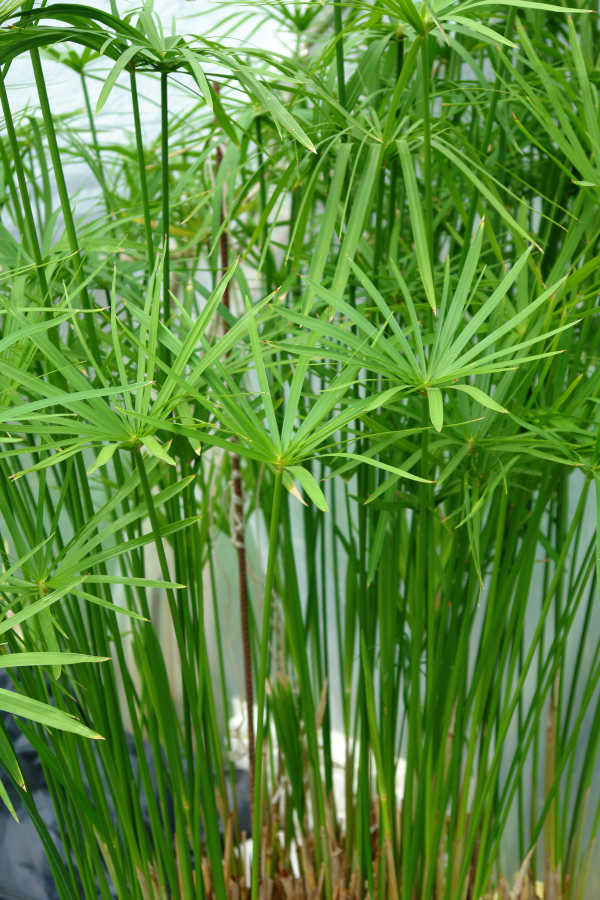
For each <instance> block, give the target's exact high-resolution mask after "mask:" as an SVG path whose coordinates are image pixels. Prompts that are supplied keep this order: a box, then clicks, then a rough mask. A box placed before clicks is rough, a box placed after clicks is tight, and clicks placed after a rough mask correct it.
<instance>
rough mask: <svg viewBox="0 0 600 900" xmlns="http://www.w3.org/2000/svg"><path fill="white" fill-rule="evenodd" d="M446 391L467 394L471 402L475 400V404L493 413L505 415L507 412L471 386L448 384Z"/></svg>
mask: <svg viewBox="0 0 600 900" xmlns="http://www.w3.org/2000/svg"><path fill="white" fill-rule="evenodd" d="M446 387H447V390H451V391H462V392H463V394H468V395H469V397H472V398H473V400H476V401H477V403H481V405H482V406H485V407H487V409H491V410H493V411H494V412H499V413H507V412H508V410H507V409H505V408H504V407H503V406H501V405H500V404H499V403H497V402H496V401H495V400H492V398H491V397H490V396H489V394H486V393H485V391H482V390H480V389H479V388H477V387H474V386H473V385H472V384H449V385H446Z"/></svg>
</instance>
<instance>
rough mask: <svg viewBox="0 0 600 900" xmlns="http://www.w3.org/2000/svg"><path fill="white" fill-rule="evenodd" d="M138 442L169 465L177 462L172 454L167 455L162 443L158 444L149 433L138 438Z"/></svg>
mask: <svg viewBox="0 0 600 900" xmlns="http://www.w3.org/2000/svg"><path fill="white" fill-rule="evenodd" d="M140 443H142V444H143V445H144V447H145V448H146V450H147V451H148V453H149V454H150V455H151V456H155V457H156V458H157V459H160V460H162V461H163V462H165V463H167V465H169V466H175V465H177V463H176V462H175V460H174V459H173V457H172V456H169V454H168V453H167V451H166V450H165V448H164V447H163V445H162V444H160V443H159V442H158V441H157V440H156V438H155V437H153V436H152V435H151V434H146V435H144V436H143V437H141V438H140Z"/></svg>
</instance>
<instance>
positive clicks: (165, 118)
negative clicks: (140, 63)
mask: <svg viewBox="0 0 600 900" xmlns="http://www.w3.org/2000/svg"><path fill="white" fill-rule="evenodd" d="M167 79H168V74H167V72H165V71H163V72H161V74H160V116H161V123H160V146H161V174H162V235H163V240H164V242H165V264H164V267H163V323H164V324H165V325H167V324H168V322H169V319H170V318H171V298H170V296H169V285H170V282H171V258H170V255H169V104H168V94H167V88H168V80H167Z"/></svg>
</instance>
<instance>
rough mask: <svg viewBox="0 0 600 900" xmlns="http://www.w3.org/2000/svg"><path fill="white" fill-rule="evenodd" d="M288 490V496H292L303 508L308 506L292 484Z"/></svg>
mask: <svg viewBox="0 0 600 900" xmlns="http://www.w3.org/2000/svg"><path fill="white" fill-rule="evenodd" d="M288 490H289V492H290V494H292V496H294V497H295V498H296V499H297V500H299V501H300V503H302V504H303V505H304V506H308V503H307V502H306V500H305V499H304V498H303V496H302V494H301V493H300V491H299V490H298V488H297V487H296V485H295V484H293V485H292V486H291V487H290V488H288Z"/></svg>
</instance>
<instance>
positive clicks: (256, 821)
mask: <svg viewBox="0 0 600 900" xmlns="http://www.w3.org/2000/svg"><path fill="white" fill-rule="evenodd" d="M282 474H283V473H282V471H281V470H279V469H278V470H277V472H276V473H275V484H274V487H273V501H272V504H271V522H270V525H269V557H268V561H267V574H266V578H265V594H264V605H263V624H262V635H261V641H260V668H259V677H258V697H257V705H258V714H257V727H256V762H255V771H254V808H253V810H252V840H253V848H252V894H251V896H252V900H258V896H259V894H258V868H259V864H260V837H261V825H262V768H263V767H262V758H263V750H262V747H263V740H264V715H265V696H266V685H267V674H268V657H269V637H270V633H271V602H272V594H273V583H274V580H275V568H276V562H277V537H278V534H279V511H280V507H281V479H282Z"/></svg>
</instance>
